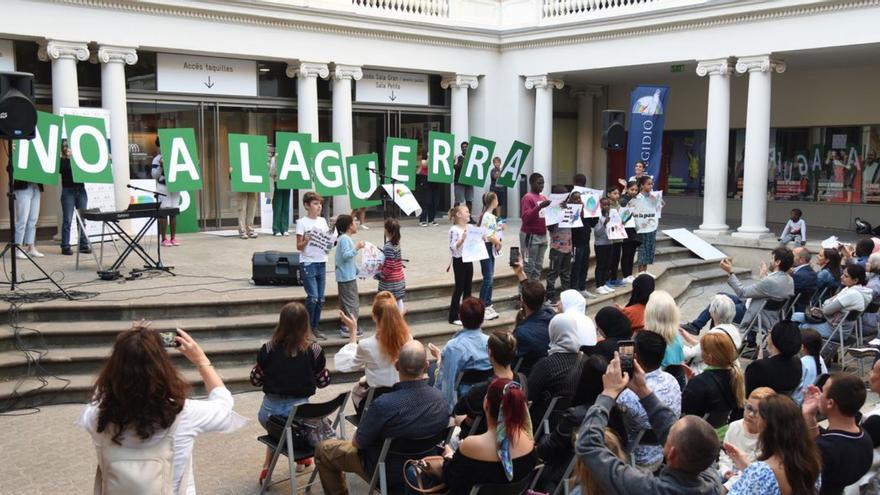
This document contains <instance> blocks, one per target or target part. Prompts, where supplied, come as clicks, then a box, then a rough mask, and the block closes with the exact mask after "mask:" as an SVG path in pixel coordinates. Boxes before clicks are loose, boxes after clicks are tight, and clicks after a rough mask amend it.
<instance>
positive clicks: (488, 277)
mask: <svg viewBox="0 0 880 495" xmlns="http://www.w3.org/2000/svg"><path fill="white" fill-rule="evenodd" d="M486 250H487V251H489V257H488V258H486V259H484V260H480V271H482V272H483V284H482V285H481V286H480V300H482V301H483V304H485V305H486V307H487V308H488V307H489V306H491V305H492V284H493V280H492V278H493V277H495V246H493V245H492V243H491V242H487V243H486Z"/></svg>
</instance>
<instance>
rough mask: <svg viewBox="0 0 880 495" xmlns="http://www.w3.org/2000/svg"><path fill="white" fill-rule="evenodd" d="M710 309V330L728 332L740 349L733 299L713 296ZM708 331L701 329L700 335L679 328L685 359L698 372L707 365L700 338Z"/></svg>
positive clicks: (735, 346)
mask: <svg viewBox="0 0 880 495" xmlns="http://www.w3.org/2000/svg"><path fill="white" fill-rule="evenodd" d="M708 310H709V313H710V314H711V315H712V326H711V327H710V330H711V331H716V332H724V333H726V334H727V335H728V336H730V339H731V340H733V346H734V348H736V349H737V350H739V347H740V345H742V337H741V335H740V333H739V329H738V328H737V327H736V325H734V324H733V323H732V321H733V318H734V317H735V313H736V306H735V305H734V303H733V301H732V300H731V299H730V298H729V297H727V296H726V295H725V294H718V295H716V296H715V297H713V298H712V302H710V303H709V307H708ZM706 333H708V330H705V329H704V330H700V334H699V336H695V335H692V334H691V333H690V332H688V331H687V330H685V329H684V328H680V329H679V330H678V335H679V337H681V340H682V342H683V343H684V359H685V361H690V362H689V364H688V366H690V368H691V369H692V370H694V372H696V373H699V372H701V371H703V368H704V367H705V366H704V363H703V356H702V353H701V351H700V339H699V338H700V337H702V336H703V335H706Z"/></svg>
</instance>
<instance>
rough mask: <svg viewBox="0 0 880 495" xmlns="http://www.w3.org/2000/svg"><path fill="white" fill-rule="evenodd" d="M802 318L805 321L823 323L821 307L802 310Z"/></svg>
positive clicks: (823, 315) (823, 316) (823, 317)
mask: <svg viewBox="0 0 880 495" xmlns="http://www.w3.org/2000/svg"><path fill="white" fill-rule="evenodd" d="M804 320H805V321H806V322H807V323H824V322H825V313H823V312H822V308H819V307H816V306H814V307H812V308H807V310H806V311H805V312H804Z"/></svg>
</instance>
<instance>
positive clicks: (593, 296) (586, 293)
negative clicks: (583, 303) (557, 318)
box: [581, 289, 599, 299]
mask: <svg viewBox="0 0 880 495" xmlns="http://www.w3.org/2000/svg"><path fill="white" fill-rule="evenodd" d="M581 295H582V296H584V297H585V298H587V299H596V298H597V297H599V296H597V295H596V294H593V293H592V292H590V291H588V290H586V289H584V290H582V291H581Z"/></svg>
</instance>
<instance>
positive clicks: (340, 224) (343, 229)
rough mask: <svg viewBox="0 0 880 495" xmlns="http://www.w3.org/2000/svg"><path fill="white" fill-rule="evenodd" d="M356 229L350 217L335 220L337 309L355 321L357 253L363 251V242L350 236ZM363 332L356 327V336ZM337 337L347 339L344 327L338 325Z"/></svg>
mask: <svg viewBox="0 0 880 495" xmlns="http://www.w3.org/2000/svg"><path fill="white" fill-rule="evenodd" d="M357 231H358V227H357V224H356V223H355V222H354V219H353V218H352V217H351V215H339V216H338V217H337V218H336V232H337V233H339V239H338V240H337V241H336V288H337V289H338V290H337V292H338V293H339V309H341V310H342V312H344V313H345V314H346V315H347V316H348V317H349V318H351V319H352V320H354V321H357V319H358V315H359V311H358V308H359V306H360V296H359V295H358V286H357V271H358V270H357V264H356V263H355V258H357V254H358V251H360V250H361V249H363V247H364V241H358V243H357V244H355V243H354V241H353V240H352V239H351V236H353V235H354V234H357ZM363 333H364V332H363V330H361V328H360V326H358V336H361V335H363ZM339 335H340V336H341V337H342V338H348V337H349V332H348V328H347V327H346V326H345V325H340V327H339Z"/></svg>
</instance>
